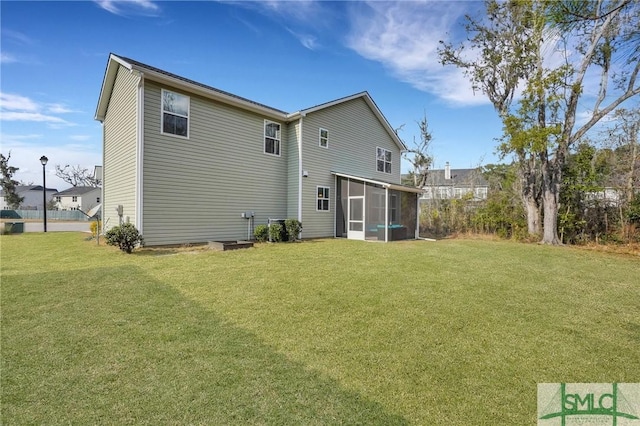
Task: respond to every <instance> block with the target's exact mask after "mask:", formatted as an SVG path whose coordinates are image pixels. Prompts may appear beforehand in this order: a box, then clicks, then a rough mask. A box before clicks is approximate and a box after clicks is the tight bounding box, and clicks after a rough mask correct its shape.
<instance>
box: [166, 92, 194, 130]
mask: <svg viewBox="0 0 640 426" xmlns="http://www.w3.org/2000/svg"><path fill="white" fill-rule="evenodd" d="M162 133H165V134H170V135H176V136H182V137H185V138H188V137H189V97H188V96H184V95H181V94H179V93H175V92H170V91H168V90H164V89H163V90H162Z"/></svg>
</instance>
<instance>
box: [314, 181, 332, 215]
mask: <svg viewBox="0 0 640 426" xmlns="http://www.w3.org/2000/svg"><path fill="white" fill-rule="evenodd" d="M320 188H322V189H323V191H322V195H324V190H325V189H327V190H328V191H329V196H328V197H327V198H324V197H322V198H320V197H318V190H319V189H320ZM320 200H327V209H326V210H324V209H319V208H318V201H320ZM316 211H317V212H324V213H328V212H330V211H331V187H330V186H323V185H318V186H316Z"/></svg>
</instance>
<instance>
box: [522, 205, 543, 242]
mask: <svg viewBox="0 0 640 426" xmlns="http://www.w3.org/2000/svg"><path fill="white" fill-rule="evenodd" d="M522 202H523V203H524V208H525V212H526V213H527V231H528V233H529V235H540V206H539V205H538V201H537V200H536V199H535V198H534V197H530V196H527V197H524V196H523V198H522Z"/></svg>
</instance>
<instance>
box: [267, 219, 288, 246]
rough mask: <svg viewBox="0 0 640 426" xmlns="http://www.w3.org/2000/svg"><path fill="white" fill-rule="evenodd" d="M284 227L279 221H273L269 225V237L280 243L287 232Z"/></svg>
mask: <svg viewBox="0 0 640 426" xmlns="http://www.w3.org/2000/svg"><path fill="white" fill-rule="evenodd" d="M284 230H285V229H284V227H283V226H282V225H280V224H279V223H272V224H271V225H270V226H269V239H270V240H271V241H273V242H274V243H279V242H282V241H284V239H285V237H286V234H285V235H283V234H284Z"/></svg>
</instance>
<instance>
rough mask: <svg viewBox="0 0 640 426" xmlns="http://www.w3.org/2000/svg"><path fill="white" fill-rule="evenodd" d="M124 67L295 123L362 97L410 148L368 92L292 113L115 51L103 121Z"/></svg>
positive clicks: (99, 115) (101, 103)
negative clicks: (116, 81)
mask: <svg viewBox="0 0 640 426" xmlns="http://www.w3.org/2000/svg"><path fill="white" fill-rule="evenodd" d="M120 66H123V67H125V68H126V69H128V70H129V71H130V72H132V73H138V74H139V75H141V76H143V77H144V78H145V79H149V80H152V81H155V82H158V83H161V84H167V85H171V86H174V87H177V88H179V89H182V90H184V91H187V92H190V93H196V94H198V95H200V96H203V97H205V98H209V99H214V100H216V101H219V102H222V103H225V104H229V105H233V106H236V107H238V108H241V109H244V110H248V111H252V112H255V113H258V114H261V115H263V116H265V117H268V118H272V119H275V120H281V121H284V122H291V121H294V120H297V119H299V118H301V117H304V116H305V115H306V114H308V113H312V112H315V111H319V110H322V109H325V108H330V107H332V106H334V105H338V104H341V103H344V102H349V101H351V100H354V99H358V98H362V99H363V100H364V101H365V102H366V103H367V105H368V106H369V108H371V110H372V111H373V113H374V115H375V116H376V118H377V119H378V121H380V124H382V126H383V127H384V129H385V130H386V131H387V133H388V134H389V136H390V137H391V139H393V141H394V142H395V143H396V145H398V147H399V148H400V150H401V151H405V150H406V149H407V148H406V146H405V145H404V143H403V142H402V140H401V139H400V138H399V137H398V135H397V134H396V132H395V131H394V130H393V128H392V127H391V125H390V124H389V122H388V121H387V119H386V118H385V116H384V115H383V114H382V112H381V111H380V109H379V108H378V106H377V105H376V103H375V102H374V101H373V99H372V98H371V96H370V95H369V93H367V92H360V93H356V94H354V95H351V96H346V97H344V98H340V99H336V100H333V101H330V102H326V103H323V104H320V105H316V106H314V107H311V108H307V109H303V110H300V111H297V112H294V113H290V114H288V113H287V112H285V111H282V110H279V109H276V108H273V107H270V106H267V105H264V104H261V103H259V102H254V101H252V100H250V99H247V98H243V97H241V96H238V95H234V94H233V93H229V92H225V91H224V90H220V89H217V88H215V87H212V86H208V85H206V84H203V83H199V82H197V81H194V80H190V79H188V78H185V77H181V76H179V75H176V74H172V73H170V72H168V71H164V70H161V69H159V68H156V67H153V66H151V65H147V64H143V63H142V62H139V61H136V60H134V59H130V58H126V57H124V56H120V55H115V54H113V53H111V54H110V55H109V60H108V62H107V68H106V70H105V74H104V78H103V80H102V88H101V89H100V97H99V98H98V106H97V107H96V114H95V119H96V120H98V121H100V122H102V121H104V118H105V115H106V113H107V108H108V106H109V99H110V98H111V92H112V90H113V85H114V84H115V80H116V76H117V74H118V68H119V67H120Z"/></svg>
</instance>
